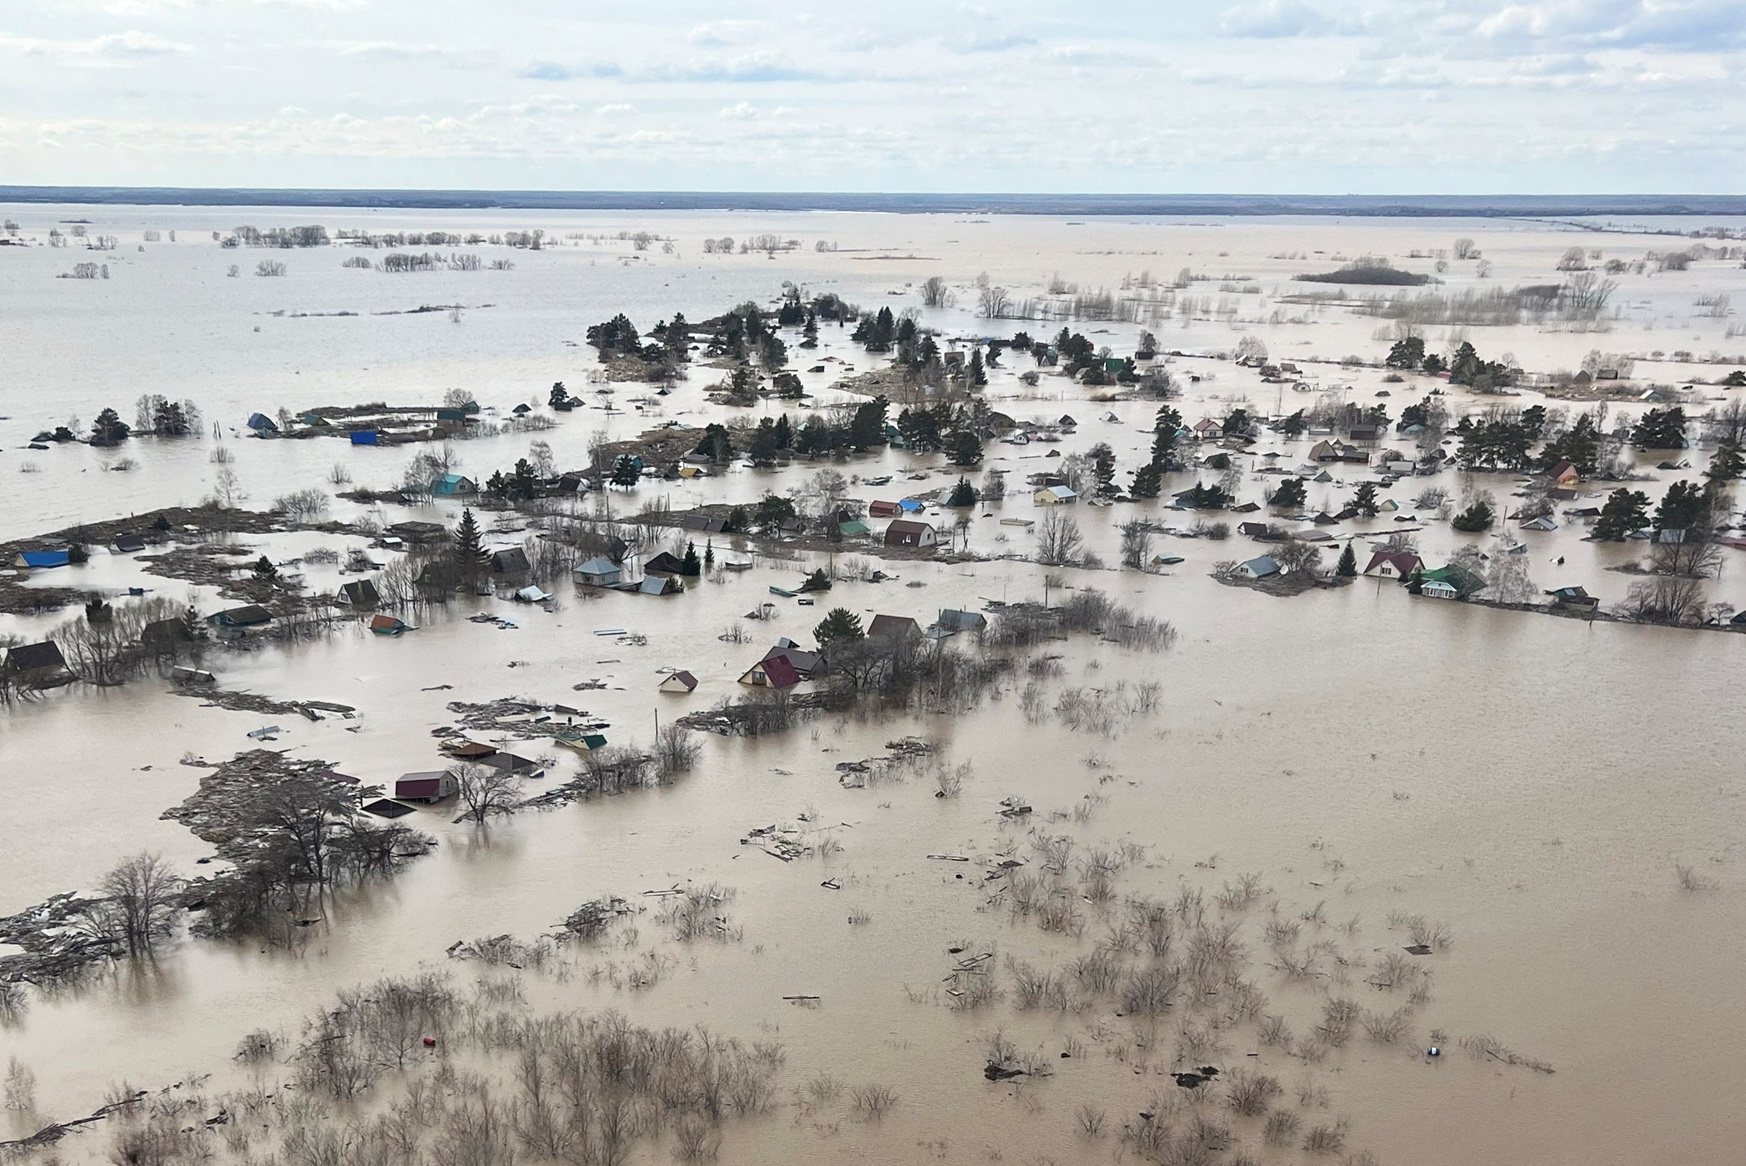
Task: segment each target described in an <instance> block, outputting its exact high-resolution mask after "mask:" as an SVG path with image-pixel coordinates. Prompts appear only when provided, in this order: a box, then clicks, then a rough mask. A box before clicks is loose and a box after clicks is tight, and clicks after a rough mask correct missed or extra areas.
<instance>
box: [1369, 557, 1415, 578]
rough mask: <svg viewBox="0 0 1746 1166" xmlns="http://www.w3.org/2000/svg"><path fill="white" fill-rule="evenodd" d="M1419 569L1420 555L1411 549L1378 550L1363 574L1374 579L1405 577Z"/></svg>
mask: <svg viewBox="0 0 1746 1166" xmlns="http://www.w3.org/2000/svg"><path fill="white" fill-rule="evenodd" d="M1418 569H1419V557H1418V556H1417V555H1415V554H1413V553H1412V552H1411V551H1377V552H1376V553H1375V554H1373V555H1371V556H1370V562H1369V563H1368V564H1366V565H1365V567H1364V571H1363V574H1364V575H1365V576H1366V577H1368V578H1372V579H1405V578H1407V577H1409V576H1410V575H1411V574H1412V573H1413V572H1414V571H1416V570H1418Z"/></svg>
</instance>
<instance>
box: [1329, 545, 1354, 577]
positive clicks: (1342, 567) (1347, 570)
mask: <svg viewBox="0 0 1746 1166" xmlns="http://www.w3.org/2000/svg"><path fill="white" fill-rule="evenodd" d="M1334 573H1335V574H1336V575H1338V576H1340V578H1342V579H1350V578H1352V577H1354V576H1355V575H1357V574H1358V556H1357V555H1356V554H1354V553H1353V552H1352V544H1351V543H1347V544H1346V549H1345V550H1343V551H1341V552H1340V562H1339V565H1338V566H1336V567H1335V568H1334Z"/></svg>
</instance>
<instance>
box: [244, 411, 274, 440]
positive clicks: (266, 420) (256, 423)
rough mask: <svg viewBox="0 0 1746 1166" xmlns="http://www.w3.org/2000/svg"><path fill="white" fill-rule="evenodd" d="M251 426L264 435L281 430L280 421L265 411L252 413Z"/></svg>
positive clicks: (250, 416)
mask: <svg viewBox="0 0 1746 1166" xmlns="http://www.w3.org/2000/svg"><path fill="white" fill-rule="evenodd" d="M249 428H250V429H252V430H254V431H255V433H257V434H260V435H263V436H264V435H266V434H268V433H277V432H279V423H278V422H276V421H274V420H273V419H272V418H271V417H269V416H267V415H266V414H265V413H250V414H249Z"/></svg>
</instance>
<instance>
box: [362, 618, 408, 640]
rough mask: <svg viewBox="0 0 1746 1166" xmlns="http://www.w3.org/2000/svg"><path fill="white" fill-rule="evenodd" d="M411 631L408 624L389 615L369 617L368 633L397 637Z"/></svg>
mask: <svg viewBox="0 0 1746 1166" xmlns="http://www.w3.org/2000/svg"><path fill="white" fill-rule="evenodd" d="M411 630H412V627H411V625H410V624H407V623H405V622H404V621H402V620H400V619H397V618H395V617H394V616H391V615H381V614H377V615H373V616H371V617H370V631H371V632H373V633H375V634H376V635H378V636H398V635H400V634H401V633H402V632H409V631H411Z"/></svg>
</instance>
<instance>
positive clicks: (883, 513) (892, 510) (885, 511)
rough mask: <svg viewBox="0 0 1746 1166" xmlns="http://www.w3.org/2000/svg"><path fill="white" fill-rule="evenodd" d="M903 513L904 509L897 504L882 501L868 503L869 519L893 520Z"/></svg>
mask: <svg viewBox="0 0 1746 1166" xmlns="http://www.w3.org/2000/svg"><path fill="white" fill-rule="evenodd" d="M901 512H902V508H901V507H900V506H898V504H897V503H895V502H886V501H883V500H880V501H875V502H869V503H867V517H868V518H891V517H892V516H894V515H896V514H899V513H901Z"/></svg>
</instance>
